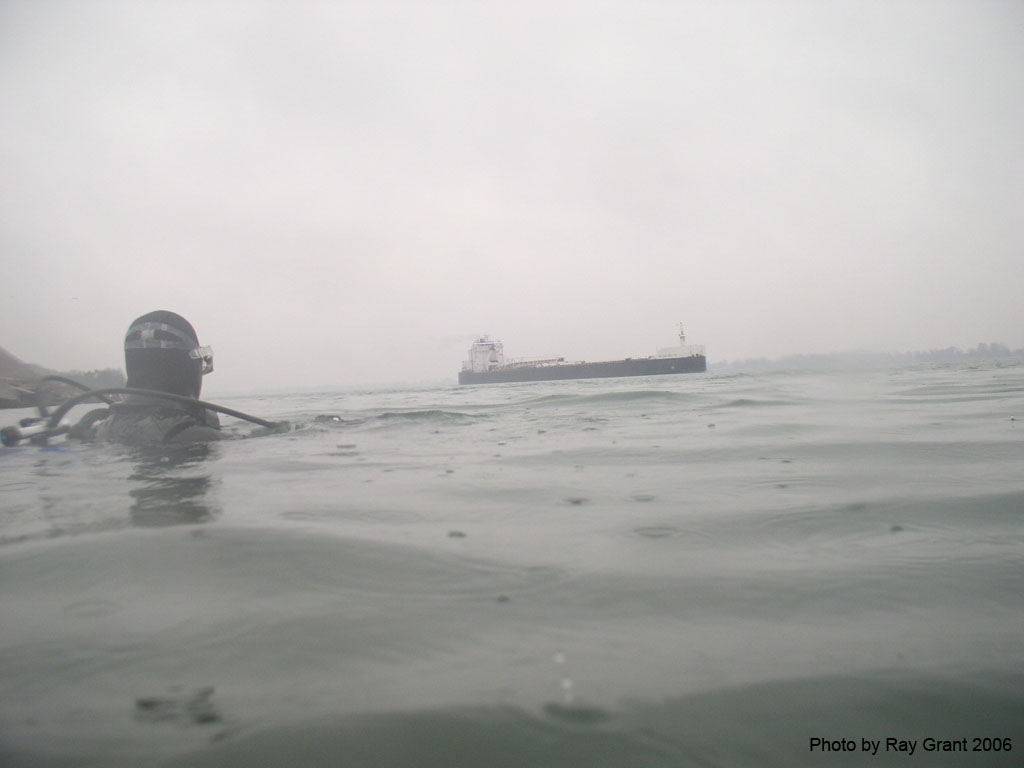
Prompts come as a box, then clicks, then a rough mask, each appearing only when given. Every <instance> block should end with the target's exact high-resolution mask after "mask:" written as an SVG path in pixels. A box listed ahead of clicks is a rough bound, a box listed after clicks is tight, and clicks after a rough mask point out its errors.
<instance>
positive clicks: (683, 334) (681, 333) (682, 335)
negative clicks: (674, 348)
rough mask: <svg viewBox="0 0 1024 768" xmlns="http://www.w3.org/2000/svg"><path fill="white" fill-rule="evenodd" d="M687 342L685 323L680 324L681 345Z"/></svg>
mask: <svg viewBox="0 0 1024 768" xmlns="http://www.w3.org/2000/svg"><path fill="white" fill-rule="evenodd" d="M684 344H686V331H684V330H683V324H682V323H680V324H679V346H683V345H684Z"/></svg>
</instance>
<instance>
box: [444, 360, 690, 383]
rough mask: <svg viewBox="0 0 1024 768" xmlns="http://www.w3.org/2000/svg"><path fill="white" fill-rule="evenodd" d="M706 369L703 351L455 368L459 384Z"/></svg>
mask: <svg viewBox="0 0 1024 768" xmlns="http://www.w3.org/2000/svg"><path fill="white" fill-rule="evenodd" d="M707 369H708V362H707V358H705V357H704V355H692V356H690V357H648V358H638V359H636V360H609V361H607V362H601V363H559V364H557V365H537V366H529V365H524V366H516V367H508V368H497V369H495V370H491V371H459V384H502V383H508V382H517V381H557V380H561V379H604V378H619V377H623V376H663V375H668V374H675V373H702V372H704V371H706V370H707Z"/></svg>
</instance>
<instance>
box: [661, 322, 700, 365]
mask: <svg viewBox="0 0 1024 768" xmlns="http://www.w3.org/2000/svg"><path fill="white" fill-rule="evenodd" d="M703 354H704V345H703V344H687V343H686V332H685V331H684V330H683V324H682V323H680V324H679V345H678V346H675V347H659V348H658V353H657V354H656V355H655V357H694V356H695V355H703Z"/></svg>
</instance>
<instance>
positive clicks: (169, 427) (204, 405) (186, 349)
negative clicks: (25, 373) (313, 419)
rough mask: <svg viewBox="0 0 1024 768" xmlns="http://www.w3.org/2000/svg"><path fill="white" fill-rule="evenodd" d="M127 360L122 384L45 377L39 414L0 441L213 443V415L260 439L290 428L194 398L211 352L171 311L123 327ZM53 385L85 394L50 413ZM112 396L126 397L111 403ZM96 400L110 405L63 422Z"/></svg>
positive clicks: (0, 433)
mask: <svg viewBox="0 0 1024 768" xmlns="http://www.w3.org/2000/svg"><path fill="white" fill-rule="evenodd" d="M124 363H125V370H126V372H127V374H128V381H127V386H126V387H107V388H104V389H92V390H90V389H89V388H88V387H86V386H84V385H82V384H79V383H78V382H76V381H72V380H71V379H67V378H65V377H63V376H59V375H53V376H44V377H43V378H42V379H40V380H39V383H38V385H37V389H36V400H37V406H36V407H37V408H38V409H39V417H38V418H27V419H22V420H21V421H20V422H19V424H18V426H13V425H12V426H9V427H4V428H3V429H0V442H2V443H3V445H4V446H7V447H11V446H16V445H18V444H19V443H22V442H25V441H28V442H31V443H33V444H36V445H44V446H45V445H47V441H48V440H49V439H50V438H53V437H57V436H60V435H65V434H66V435H67V436H68V437H71V438H75V439H78V440H84V441H111V442H118V443H124V444H126V445H159V444H177V445H194V444H197V443H210V442H212V441H214V440H220V439H222V438H223V437H224V435H223V433H221V431H220V419H219V418H218V417H217V413H223V414H226V415H228V416H233V417H235V418H237V419H241V420H243V421H248V422H250V423H252V424H256V425H258V426H260V427H263V428H264V429H265V430H266V432H264V433H263V434H267V433H276V432H281V431H288V430H289V429H290V425H289V424H288V422H285V421H282V422H274V421H267V420H266V419H261V418H259V417H257V416H252V415H250V414H248V413H242V412H241V411H236V410H233V409H231V408H225V407H224V406H222V405H216V404H214V403H208V402H205V401H203V400H200V399H199V392H200V391H201V390H202V388H203V376H205V375H206V374H208V373H210V372H211V371H212V370H213V350H212V349H211V348H210V347H203V346H200V345H199V337H198V336H197V335H196V331H195V328H193V327H192V324H191V323H190V322H189V321H188V320H186V319H185V318H183V317H182V316H181V315H178V314H175V313H174V312H167V311H166V310H159V311H156V312H149V313H148V314H145V315H143V316H142V317H140V318H138V319H136V320H135V321H134V322H133V323H132V324H131V325H130V326H129V327H128V333H127V334H126V335H125V338H124ZM52 381H57V382H61V383H63V384H65V385H68V386H72V387H75V388H77V389H80V390H82V391H83V394H80V395H77V396H75V397H71V398H69V399H67V400H65V401H64V402H63V403H61V405H59V406H58V407H57V408H56V410H54V411H53V413H49V412H48V410H47V408H46V406H45V405H44V404H43V400H42V395H41V387H42V385H43V384H45V383H47V382H52ZM111 396H115V397H122V398H123V399H121V400H113V399H111ZM96 399H100V400H102V401H103V402H105V403H107V405H108V406H109V407H108V408H97V409H95V410H92V411H89V412H88V413H87V414H86V415H85V416H84V417H82V419H81V420H80V421H79V422H78V423H77V424H75V425H74V426H68V425H66V424H64V423H63V422H62V419H63V418H64V417H65V416H66V415H67V414H68V413H69V412H70V410H71V409H72V408H73V407H74V406H76V405H78V404H80V403H84V402H92V401H95V400H96ZM254 434H255V433H253V434H251V435H250V437H251V436H253V435H254Z"/></svg>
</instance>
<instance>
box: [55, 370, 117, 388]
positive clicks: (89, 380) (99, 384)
mask: <svg viewBox="0 0 1024 768" xmlns="http://www.w3.org/2000/svg"><path fill="white" fill-rule="evenodd" d="M60 375H61V376H65V377H67V378H69V379H71V380H72V381H77V382H78V383H79V384H84V385H85V386H87V387H89V389H106V388H108V387H123V386H124V385H125V381H126V379H125V377H124V373H123V372H121V371H119V370H118V369H117V368H102V369H98V370H95V371H68V372H67V373H62V374H60Z"/></svg>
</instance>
